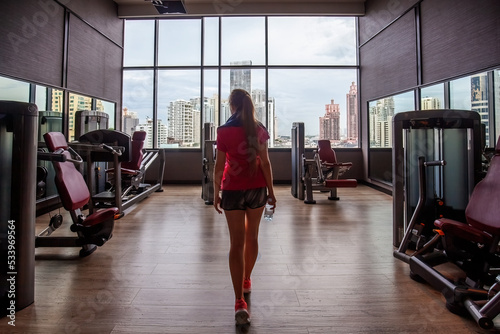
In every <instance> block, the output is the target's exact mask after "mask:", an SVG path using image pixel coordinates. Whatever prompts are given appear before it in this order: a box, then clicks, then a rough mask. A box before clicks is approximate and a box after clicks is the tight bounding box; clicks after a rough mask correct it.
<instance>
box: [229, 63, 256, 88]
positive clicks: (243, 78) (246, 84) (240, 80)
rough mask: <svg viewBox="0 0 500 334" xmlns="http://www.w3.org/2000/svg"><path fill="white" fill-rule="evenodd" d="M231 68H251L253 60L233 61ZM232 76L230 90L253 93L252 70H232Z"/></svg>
mask: <svg viewBox="0 0 500 334" xmlns="http://www.w3.org/2000/svg"><path fill="white" fill-rule="evenodd" d="M230 65H231V66H245V65H248V66H251V65H252V61H251V60H242V61H233V62H231V63H230ZM229 76H230V80H229V81H230V89H231V91H233V89H236V88H241V89H244V90H246V91H247V92H248V93H250V92H251V91H252V70H251V69H250V68H241V69H238V68H232V69H231V70H230V71H229Z"/></svg>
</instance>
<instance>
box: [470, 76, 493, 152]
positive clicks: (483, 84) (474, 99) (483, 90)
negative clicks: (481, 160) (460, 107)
mask: <svg viewBox="0 0 500 334" xmlns="http://www.w3.org/2000/svg"><path fill="white" fill-rule="evenodd" d="M470 86H471V87H470V93H471V97H470V101H471V110H473V111H476V112H477V113H479V115H481V123H483V124H484V126H485V136H486V137H485V139H486V143H488V142H489V140H490V122H489V121H488V120H489V108H488V74H487V73H481V74H478V75H473V76H471V78H470Z"/></svg>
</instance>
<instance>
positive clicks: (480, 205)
mask: <svg viewBox="0 0 500 334" xmlns="http://www.w3.org/2000/svg"><path fill="white" fill-rule="evenodd" d="M465 217H466V219H467V224H464V223H461V222H456V221H453V220H451V219H446V218H442V219H438V220H436V221H435V222H434V225H436V226H437V227H439V228H440V229H441V230H442V231H443V232H444V233H447V232H450V233H452V234H455V235H459V236H461V237H464V238H465V239H470V240H472V241H477V242H481V243H487V242H488V241H491V238H490V237H491V236H498V235H500V137H499V138H498V142H497V146H496V148H495V155H494V156H493V158H492V159H491V162H490V167H489V168H488V172H487V173H486V177H485V178H484V179H483V180H481V181H480V182H479V183H478V184H477V185H476V187H475V188H474V190H473V192H472V195H471V198H470V200H469V203H468V204H467V208H466V209H465ZM489 235H491V236H489Z"/></svg>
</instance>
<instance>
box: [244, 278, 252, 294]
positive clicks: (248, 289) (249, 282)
mask: <svg viewBox="0 0 500 334" xmlns="http://www.w3.org/2000/svg"><path fill="white" fill-rule="evenodd" d="M250 292H252V280H251V279H250V278H245V279H244V280H243V293H250Z"/></svg>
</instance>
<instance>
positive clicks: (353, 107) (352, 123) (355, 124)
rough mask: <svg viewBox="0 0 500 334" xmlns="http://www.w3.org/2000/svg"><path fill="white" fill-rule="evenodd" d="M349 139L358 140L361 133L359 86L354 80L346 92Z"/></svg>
mask: <svg viewBox="0 0 500 334" xmlns="http://www.w3.org/2000/svg"><path fill="white" fill-rule="evenodd" d="M346 112H347V140H351V141H357V140H358V133H359V121H358V87H357V86H356V84H355V83H354V82H352V84H351V87H350V88H349V93H347V94H346Z"/></svg>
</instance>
